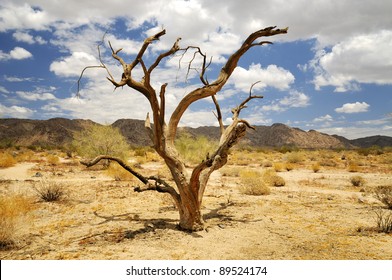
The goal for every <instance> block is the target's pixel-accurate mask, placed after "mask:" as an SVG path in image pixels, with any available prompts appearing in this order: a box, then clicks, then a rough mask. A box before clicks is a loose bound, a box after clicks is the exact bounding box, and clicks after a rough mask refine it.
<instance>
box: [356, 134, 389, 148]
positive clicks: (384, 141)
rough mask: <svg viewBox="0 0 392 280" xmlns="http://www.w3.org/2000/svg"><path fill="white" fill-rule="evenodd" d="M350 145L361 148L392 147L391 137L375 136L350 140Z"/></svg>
mask: <svg viewBox="0 0 392 280" xmlns="http://www.w3.org/2000/svg"><path fill="white" fill-rule="evenodd" d="M350 143H351V144H353V145H354V146H357V147H361V148H369V147H372V146H379V147H390V146H392V137H389V136H381V135H376V136H369V137H363V138H358V139H355V140H351V141H350Z"/></svg>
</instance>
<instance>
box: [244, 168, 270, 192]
mask: <svg viewBox="0 0 392 280" xmlns="http://www.w3.org/2000/svg"><path fill="white" fill-rule="evenodd" d="M240 179H241V186H240V191H241V193H243V194H247V195H267V194H270V193H271V190H270V188H269V186H267V184H266V183H265V182H264V180H263V176H262V174H261V173H260V172H258V171H254V170H242V171H241V172H240Z"/></svg>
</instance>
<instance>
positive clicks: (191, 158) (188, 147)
mask: <svg viewBox="0 0 392 280" xmlns="http://www.w3.org/2000/svg"><path fill="white" fill-rule="evenodd" d="M175 145H176V148H177V150H178V152H179V153H180V155H181V157H182V159H183V160H184V161H185V162H186V163H188V164H196V163H200V162H201V161H202V160H204V159H205V158H206V156H207V154H208V153H212V152H213V151H214V150H215V149H216V147H217V146H218V143H217V141H212V140H211V139H208V138H207V137H205V136H198V137H196V138H195V137H192V136H191V135H190V134H187V133H182V134H181V135H180V137H178V138H177V139H176V141H175Z"/></svg>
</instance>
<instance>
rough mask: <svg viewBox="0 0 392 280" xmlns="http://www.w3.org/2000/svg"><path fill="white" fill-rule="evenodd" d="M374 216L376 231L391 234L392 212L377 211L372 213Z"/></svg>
mask: <svg viewBox="0 0 392 280" xmlns="http://www.w3.org/2000/svg"><path fill="white" fill-rule="evenodd" d="M374 213H375V214H376V217H375V219H376V224H377V229H378V230H379V231H380V232H385V233H391V232H392V211H390V210H383V209H378V210H376V211H374Z"/></svg>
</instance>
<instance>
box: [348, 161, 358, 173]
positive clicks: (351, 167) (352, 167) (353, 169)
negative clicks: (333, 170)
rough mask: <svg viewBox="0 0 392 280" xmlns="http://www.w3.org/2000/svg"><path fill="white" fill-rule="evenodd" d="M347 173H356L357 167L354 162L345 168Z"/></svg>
mask: <svg viewBox="0 0 392 280" xmlns="http://www.w3.org/2000/svg"><path fill="white" fill-rule="evenodd" d="M347 170H348V172H358V171H359V166H358V164H357V163H356V162H350V163H349V164H348V167H347Z"/></svg>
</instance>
